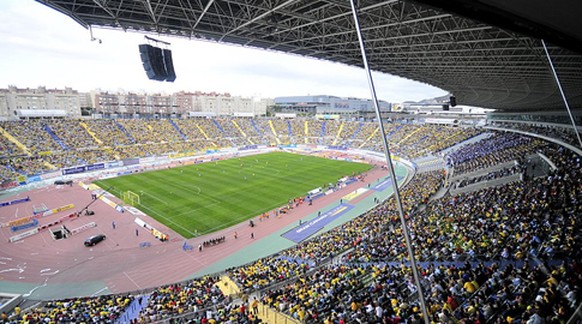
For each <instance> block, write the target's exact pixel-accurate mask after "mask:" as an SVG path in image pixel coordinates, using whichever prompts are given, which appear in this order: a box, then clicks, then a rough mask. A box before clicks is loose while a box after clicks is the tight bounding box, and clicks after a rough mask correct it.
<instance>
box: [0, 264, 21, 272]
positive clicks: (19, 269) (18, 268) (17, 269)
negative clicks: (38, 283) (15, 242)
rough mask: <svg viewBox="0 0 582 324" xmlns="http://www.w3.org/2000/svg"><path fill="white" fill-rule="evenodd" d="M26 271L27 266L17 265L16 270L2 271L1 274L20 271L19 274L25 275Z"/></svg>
mask: <svg viewBox="0 0 582 324" xmlns="http://www.w3.org/2000/svg"><path fill="white" fill-rule="evenodd" d="M24 269H26V265H20V264H19V265H17V266H16V268H10V269H4V270H0V273H4V272H12V271H18V273H23V272H24Z"/></svg>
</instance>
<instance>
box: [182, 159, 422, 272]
mask: <svg viewBox="0 0 582 324" xmlns="http://www.w3.org/2000/svg"><path fill="white" fill-rule="evenodd" d="M397 165H398V167H397V168H396V170H395V172H396V175H397V177H398V176H404V178H403V179H402V180H401V181H400V182H399V186H400V185H402V183H406V181H407V178H408V175H409V174H411V173H412V171H410V170H408V169H407V168H406V167H404V166H402V165H401V164H397ZM385 179H388V177H385V178H381V179H380V182H381V181H384V180H385ZM370 191H371V192H372V194H371V195H369V196H368V197H366V198H364V199H362V200H361V201H360V202H358V203H357V204H356V205H354V208H352V209H351V210H349V211H347V212H346V213H345V214H344V215H342V216H340V217H339V218H338V219H336V220H334V221H333V222H331V223H329V224H327V225H326V226H325V227H324V228H322V229H321V230H320V231H319V232H317V233H316V234H315V236H317V235H320V234H321V233H324V232H327V231H329V230H331V229H332V228H334V227H336V226H339V225H341V224H343V223H346V222H348V221H350V220H352V219H354V218H356V217H358V216H360V215H362V214H363V213H365V212H366V211H368V210H370V209H371V208H373V206H374V205H375V204H374V197H378V198H380V199H381V200H383V199H386V198H388V197H389V196H391V195H392V193H393V190H392V187H390V189H388V190H384V191H375V190H370ZM333 205H334V203H332V204H329V205H327V206H325V207H323V208H322V209H320V211H321V212H324V211H327V210H328V209H330V208H331V207H332V206H333ZM283 217H285V216H283ZM315 217H317V211H315V212H313V213H311V214H309V215H308V216H305V217H304V218H303V221H305V222H308V221H310V220H311V219H313V218H315ZM272 221H275V222H276V221H277V219H275V218H271V219H269V220H268V222H272ZM258 224H259V226H260V223H258ZM297 225H299V224H298V223H294V224H290V225H289V226H287V227H285V228H283V229H281V230H279V231H277V232H275V233H273V234H271V235H269V236H267V237H265V238H258V239H257V241H256V242H255V243H253V244H251V245H249V246H247V247H245V248H244V249H242V250H240V251H238V252H236V253H234V254H232V255H230V256H227V257H225V258H223V259H221V260H219V261H216V262H215V263H213V264H211V265H209V266H207V267H206V268H204V269H202V270H200V271H198V272H195V273H193V274H192V275H190V276H188V277H186V278H185V279H184V280H188V279H194V278H198V277H201V276H204V275H208V274H214V273H219V272H222V271H224V269H228V268H232V267H238V266H241V265H244V264H247V263H250V262H253V261H256V260H258V259H261V258H264V257H267V256H269V255H272V254H275V253H277V252H280V251H281V250H284V249H288V248H290V247H292V246H294V245H295V243H294V242H292V241H290V240H288V239H286V238H283V237H281V235H282V234H283V233H285V232H287V231H289V230H291V229H292V228H294V227H296V226H297ZM308 239H310V238H308Z"/></svg>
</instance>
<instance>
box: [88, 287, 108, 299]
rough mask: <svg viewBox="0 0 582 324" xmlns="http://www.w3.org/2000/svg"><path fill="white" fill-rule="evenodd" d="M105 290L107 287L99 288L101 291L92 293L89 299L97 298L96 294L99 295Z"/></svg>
mask: <svg viewBox="0 0 582 324" xmlns="http://www.w3.org/2000/svg"><path fill="white" fill-rule="evenodd" d="M105 290H107V287H105V288H101V289H99V290H97V291H96V292H94V293H93V294H92V295H91V297H94V296H97V295H98V294H100V293H101V292H103V291H105Z"/></svg>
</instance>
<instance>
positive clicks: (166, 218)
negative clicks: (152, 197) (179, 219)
mask: <svg viewBox="0 0 582 324" xmlns="http://www.w3.org/2000/svg"><path fill="white" fill-rule="evenodd" d="M140 206H142V207H144V208H145V209H147V210H150V211H152V212H154V213H155V214H156V215H158V216H160V217H161V218H163V219H165V220H167V221H169V222H170V223H172V224H175V225H176V226H178V227H180V228H181V229H183V230H185V231H186V232H188V233H190V234H191V235H195V234H194V233H192V232H190V231H189V230H188V229H187V228H185V227H184V226H182V225H180V224H178V223H176V222H174V221H173V220H172V219H170V218H168V217H166V216H163V215H162V214H160V213H158V212H157V211H155V210H153V209H151V208H149V207H148V206H146V205H143V204H140Z"/></svg>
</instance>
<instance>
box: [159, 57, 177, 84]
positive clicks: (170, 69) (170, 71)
mask: <svg viewBox="0 0 582 324" xmlns="http://www.w3.org/2000/svg"><path fill="white" fill-rule="evenodd" d="M162 54H163V55H164V67H165V68H166V76H167V77H166V81H168V82H174V80H176V72H174V62H173V61H172V51H170V50H169V49H164V50H163V51H162Z"/></svg>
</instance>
